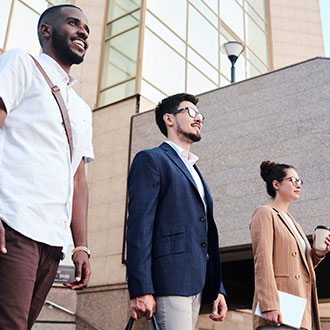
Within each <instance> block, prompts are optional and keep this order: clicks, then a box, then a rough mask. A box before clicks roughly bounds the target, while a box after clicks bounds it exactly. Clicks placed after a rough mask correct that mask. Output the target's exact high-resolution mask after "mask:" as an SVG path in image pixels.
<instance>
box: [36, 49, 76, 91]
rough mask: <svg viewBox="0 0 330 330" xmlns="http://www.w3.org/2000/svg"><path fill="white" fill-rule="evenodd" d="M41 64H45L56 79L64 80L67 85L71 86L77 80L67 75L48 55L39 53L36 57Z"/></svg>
mask: <svg viewBox="0 0 330 330" xmlns="http://www.w3.org/2000/svg"><path fill="white" fill-rule="evenodd" d="M38 60H39V61H40V63H41V64H43V65H45V66H46V67H47V69H48V70H50V71H51V72H52V73H53V74H54V75H55V76H56V77H57V78H58V79H60V80H61V81H63V82H65V83H66V84H67V85H68V87H71V86H73V85H74V84H75V83H76V82H77V80H76V79H74V78H73V77H72V76H70V75H68V74H67V73H66V72H65V71H64V70H63V69H62V68H61V66H60V65H59V64H58V63H57V62H56V61H55V60H54V59H53V58H52V57H50V56H49V55H47V54H45V53H41V54H40V55H39V57H38Z"/></svg>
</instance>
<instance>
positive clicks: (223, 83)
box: [220, 75, 230, 87]
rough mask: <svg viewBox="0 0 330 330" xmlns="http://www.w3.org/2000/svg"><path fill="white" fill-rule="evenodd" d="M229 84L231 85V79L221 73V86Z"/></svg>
mask: <svg viewBox="0 0 330 330" xmlns="http://www.w3.org/2000/svg"><path fill="white" fill-rule="evenodd" d="M227 85H230V80H228V78H226V77H225V76H223V75H220V86H221V87H223V86H227Z"/></svg>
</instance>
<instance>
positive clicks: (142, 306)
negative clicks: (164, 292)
mask: <svg viewBox="0 0 330 330" xmlns="http://www.w3.org/2000/svg"><path fill="white" fill-rule="evenodd" d="M131 309H132V317H133V319H134V320H138V319H140V318H141V317H142V316H143V315H145V316H146V318H147V319H148V320H150V319H151V317H152V314H153V313H155V311H156V300H155V298H154V296H153V295H152V294H147V295H144V296H140V297H135V298H133V299H131Z"/></svg>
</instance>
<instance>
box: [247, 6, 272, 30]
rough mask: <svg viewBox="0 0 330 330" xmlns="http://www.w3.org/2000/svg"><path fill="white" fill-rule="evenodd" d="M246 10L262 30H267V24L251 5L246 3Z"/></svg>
mask: <svg viewBox="0 0 330 330" xmlns="http://www.w3.org/2000/svg"><path fill="white" fill-rule="evenodd" d="M245 10H246V12H247V13H248V14H249V15H250V16H251V17H252V18H253V19H254V20H255V22H256V23H257V24H258V25H259V26H260V28H261V29H262V30H264V31H265V32H267V25H266V23H265V21H264V20H263V19H261V17H260V16H259V15H257V13H256V12H255V11H254V9H253V7H251V6H250V5H249V4H248V3H246V6H245Z"/></svg>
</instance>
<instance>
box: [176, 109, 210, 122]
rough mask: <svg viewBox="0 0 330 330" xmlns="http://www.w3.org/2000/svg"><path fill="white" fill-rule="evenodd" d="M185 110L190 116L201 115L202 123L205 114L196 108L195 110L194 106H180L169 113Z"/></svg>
mask: <svg viewBox="0 0 330 330" xmlns="http://www.w3.org/2000/svg"><path fill="white" fill-rule="evenodd" d="M185 110H188V114H189V116H190V117H191V118H196V117H197V116H198V115H200V116H201V117H202V123H204V120H205V116H204V115H203V114H202V113H201V112H199V111H198V110H196V109H194V108H191V107H184V108H180V109H177V110H175V111H173V112H171V113H172V114H174V115H175V114H176V113H179V112H182V111H185Z"/></svg>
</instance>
